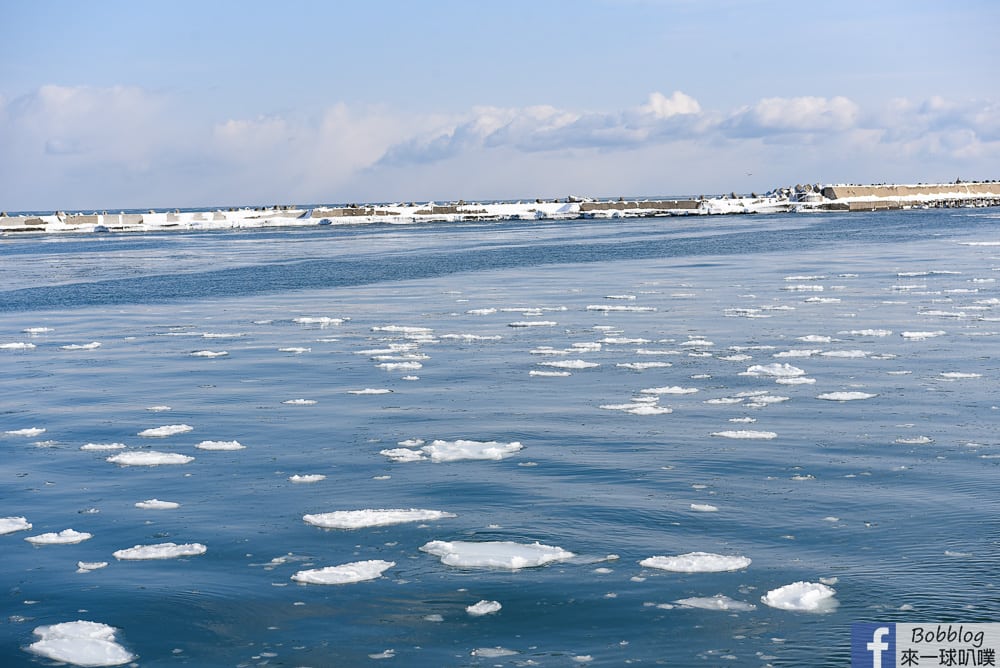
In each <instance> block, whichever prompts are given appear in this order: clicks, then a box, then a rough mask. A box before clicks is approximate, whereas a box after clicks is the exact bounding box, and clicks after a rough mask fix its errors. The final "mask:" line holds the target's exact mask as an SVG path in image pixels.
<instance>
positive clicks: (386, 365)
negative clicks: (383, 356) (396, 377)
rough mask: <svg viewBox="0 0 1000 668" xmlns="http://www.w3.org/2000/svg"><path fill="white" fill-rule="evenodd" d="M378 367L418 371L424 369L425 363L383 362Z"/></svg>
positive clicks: (390, 369)
mask: <svg viewBox="0 0 1000 668" xmlns="http://www.w3.org/2000/svg"><path fill="white" fill-rule="evenodd" d="M378 368H380V369H385V370H386V371H416V370H417V369H423V368H424V365H423V364H421V363H420V362H382V363H381V364H379V365H378Z"/></svg>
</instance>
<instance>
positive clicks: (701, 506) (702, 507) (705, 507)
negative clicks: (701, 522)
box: [691, 503, 719, 513]
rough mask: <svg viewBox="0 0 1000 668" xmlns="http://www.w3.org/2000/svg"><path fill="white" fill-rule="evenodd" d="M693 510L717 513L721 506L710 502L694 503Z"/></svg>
mask: <svg viewBox="0 0 1000 668" xmlns="http://www.w3.org/2000/svg"><path fill="white" fill-rule="evenodd" d="M691 510H693V511H695V512H696V513H717V512H719V508H718V507H717V506H713V505H711V504H710V503H692V504H691Z"/></svg>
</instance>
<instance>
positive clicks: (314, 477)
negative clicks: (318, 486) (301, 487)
mask: <svg viewBox="0 0 1000 668" xmlns="http://www.w3.org/2000/svg"><path fill="white" fill-rule="evenodd" d="M288 479H289V480H291V481H292V482H294V483H310V482H319V481H321V480H326V476H325V475H323V474H322V473H309V474H306V475H298V474H296V475H291V476H288Z"/></svg>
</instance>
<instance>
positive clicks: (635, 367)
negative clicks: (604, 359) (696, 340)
mask: <svg viewBox="0 0 1000 668" xmlns="http://www.w3.org/2000/svg"><path fill="white" fill-rule="evenodd" d="M615 366H617V367H620V368H622V369H629V370H631V371H646V370H647V369H665V368H667V367H670V366H673V364H671V363H670V362H623V363H621V364H616V365H615Z"/></svg>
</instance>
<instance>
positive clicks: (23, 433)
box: [4, 427, 45, 438]
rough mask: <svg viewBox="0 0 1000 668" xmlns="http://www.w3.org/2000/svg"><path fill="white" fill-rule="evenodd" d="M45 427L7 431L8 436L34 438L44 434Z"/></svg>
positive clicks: (5, 433)
mask: <svg viewBox="0 0 1000 668" xmlns="http://www.w3.org/2000/svg"><path fill="white" fill-rule="evenodd" d="M44 433H45V428H44V427H26V428H24V429H11V430H10V431H5V432H4V435H6V436H27V437H28V438H31V437H32V436H38V435H39V434H44Z"/></svg>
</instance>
